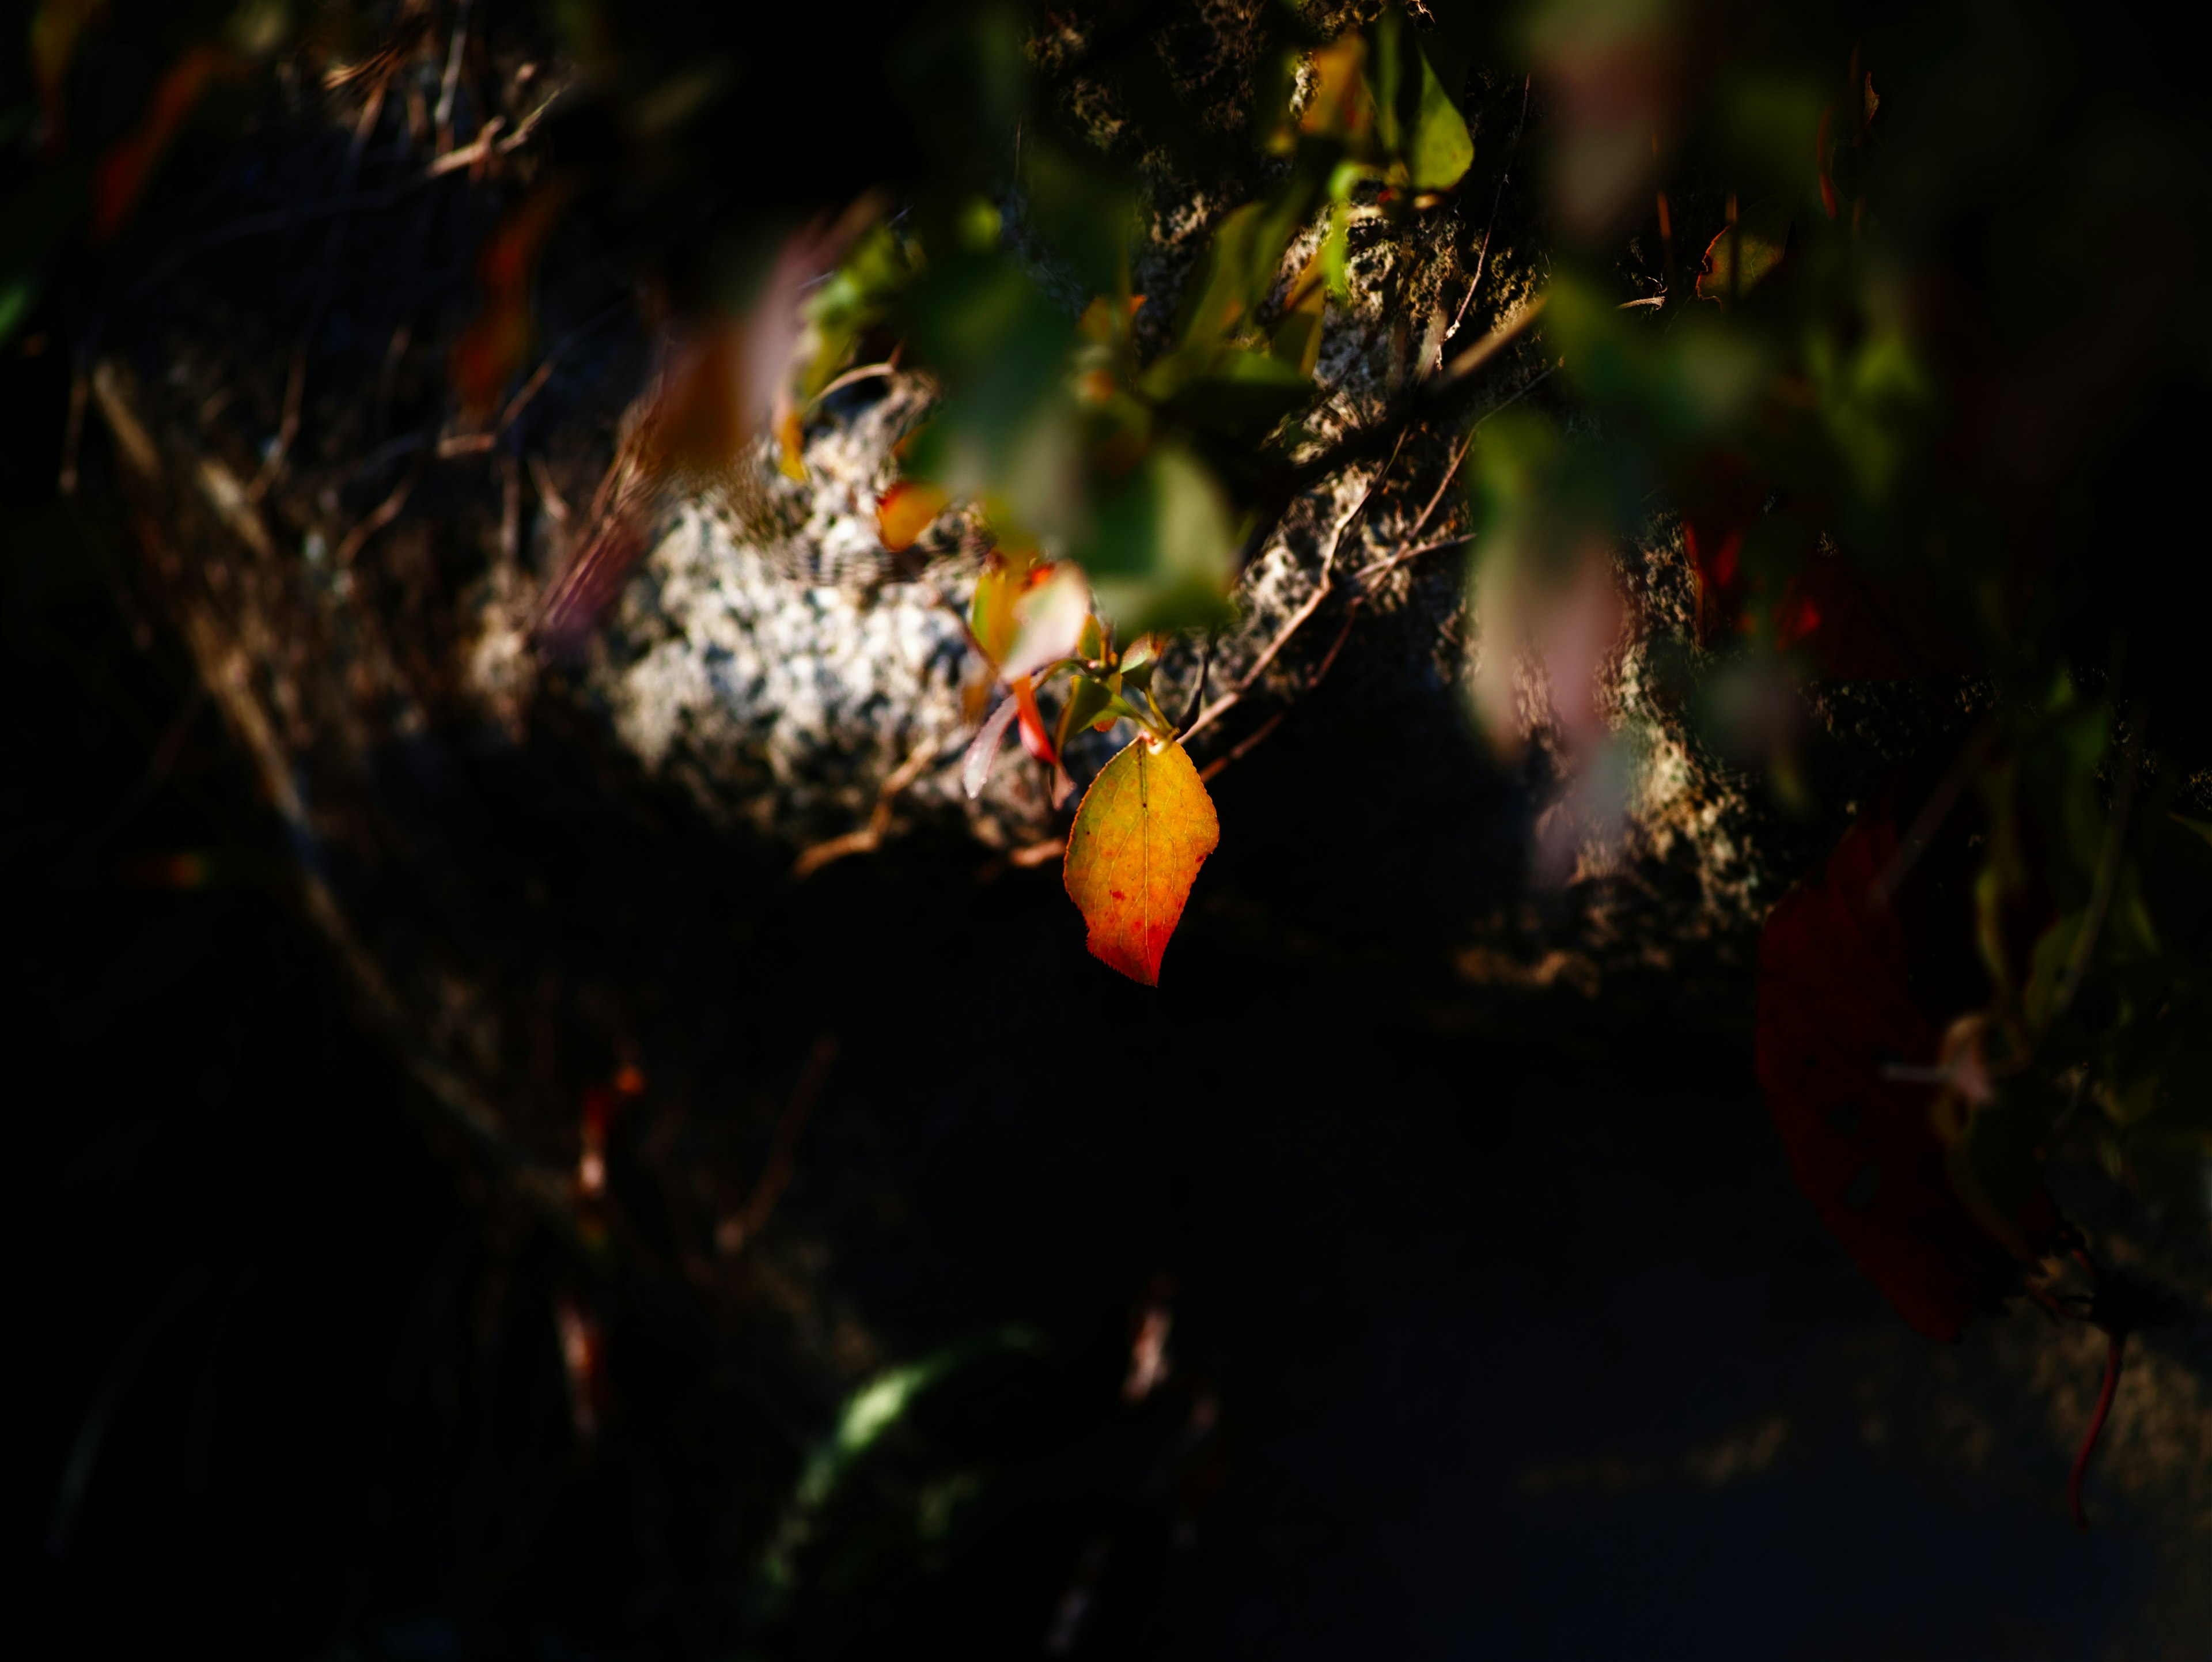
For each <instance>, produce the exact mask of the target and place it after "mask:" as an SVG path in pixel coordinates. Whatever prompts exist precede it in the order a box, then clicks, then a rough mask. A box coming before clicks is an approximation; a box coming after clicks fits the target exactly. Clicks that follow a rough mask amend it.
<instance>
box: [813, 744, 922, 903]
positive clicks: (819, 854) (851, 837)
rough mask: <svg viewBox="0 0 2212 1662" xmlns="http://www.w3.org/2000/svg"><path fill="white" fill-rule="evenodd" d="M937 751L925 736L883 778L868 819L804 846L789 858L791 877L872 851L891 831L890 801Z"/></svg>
mask: <svg viewBox="0 0 2212 1662" xmlns="http://www.w3.org/2000/svg"><path fill="white" fill-rule="evenodd" d="M937 751H938V746H937V741H936V740H934V739H925V740H922V741H921V743H920V744H919V745H917V746H915V748H914V750H913V752H912V753H911V754H909V755H908V757H907V758H906V760H905V761H903V762H902V763H900V764H898V766H897V768H896V769H895V770H893V771H892V772H891V774H890V776H889V777H887V778H886V779H884V782H883V786H882V788H880V789H879V790H878V792H877V793H876V806H875V809H874V811H873V812H872V813H870V814H869V816H868V823H867V824H866V825H863V826H862V827H860V830H858V831H847V832H846V833H845V834H844V835H843V836H842V837H831V838H830V839H829V841H828V842H826V843H815V844H814V845H813V846H812V847H811V848H810V849H805V850H804V851H803V852H802V853H801V854H800V855H799V858H798V859H796V860H794V861H792V864H791V874H792V877H793V879H794V880H798V879H804V878H808V877H811V876H812V875H813V874H815V873H816V872H818V871H820V870H821V869H822V868H823V867H824V866H826V865H829V863H830V862H831V861H837V860H842V859H843V858H845V856H846V855H853V854H872V853H874V852H875V850H876V849H878V848H879V847H881V846H882V844H883V840H884V837H886V836H887V835H889V833H890V828H891V805H892V804H893V803H894V802H895V801H897V799H898V797H899V796H900V795H901V794H902V793H903V792H904V791H905V790H906V789H907V788H908V787H909V786H910V785H912V784H913V783H914V782H915V780H917V779H919V778H921V776H922V774H923V772H924V771H926V770H927V768H928V766H929V764H931V763H932V762H933V761H935V760H936V759H937Z"/></svg>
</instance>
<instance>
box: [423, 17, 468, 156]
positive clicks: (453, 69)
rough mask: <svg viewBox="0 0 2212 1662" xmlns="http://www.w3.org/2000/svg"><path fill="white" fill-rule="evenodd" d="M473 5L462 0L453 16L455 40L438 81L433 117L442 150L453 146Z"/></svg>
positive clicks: (448, 51)
mask: <svg viewBox="0 0 2212 1662" xmlns="http://www.w3.org/2000/svg"><path fill="white" fill-rule="evenodd" d="M470 9H471V0H461V3H460V9H459V12H458V13H457V14H456V15H455V16H454V18H453V41H452V44H451V45H449V46H447V49H446V73H445V77H444V79H442V80H441V82H439V83H438V108H437V111H436V113H435V115H434V116H433V117H432V118H431V119H433V120H435V122H436V123H437V124H438V148H439V149H441V150H444V149H451V148H452V147H453V98H454V95H455V94H458V93H459V91H460V88H461V58H462V56H463V54H464V53H465V52H467V51H468V45H469V11H470Z"/></svg>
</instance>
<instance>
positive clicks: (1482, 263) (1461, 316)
mask: <svg viewBox="0 0 2212 1662" xmlns="http://www.w3.org/2000/svg"><path fill="white" fill-rule="evenodd" d="M1535 82H1536V77H1535V76H1534V75H1529V76H1524V77H1523V78H1522V82H1521V116H1520V119H1518V120H1516V122H1514V124H1513V142H1512V143H1511V144H1510V145H1509V146H1508V147H1507V149H1506V151H1505V168H1504V172H1502V173H1500V174H1498V192H1497V194H1496V195H1494V196H1492V198H1490V222H1489V223H1488V224H1486V225H1485V226H1484V227H1483V228H1482V251H1481V252H1480V253H1478V254H1477V255H1476V256H1475V259H1474V276H1473V277H1469V278H1468V283H1467V292H1466V293H1465V294H1464V295H1461V296H1460V302H1459V310H1458V311H1457V312H1456V313H1455V314H1453V316H1452V326H1451V327H1450V328H1449V329H1448V330H1446V331H1445V332H1444V338H1443V340H1440V341H1438V342H1437V366H1438V367H1439V368H1441V367H1442V366H1443V361H1444V342H1445V341H1449V339H1450V338H1452V337H1453V336H1454V335H1455V334H1457V333H1458V332H1459V326H1460V325H1461V324H1462V322H1463V321H1465V320H1466V318H1467V308H1468V306H1470V305H1471V304H1473V303H1474V297H1475V295H1476V294H1477V293H1479V292H1480V289H1481V288H1482V274H1483V271H1484V270H1485V269H1486V267H1487V266H1488V265H1489V264H1490V238H1491V234H1492V232H1494V231H1495V230H1497V228H1498V207H1499V205H1500V204H1503V203H1504V200H1505V187H1506V186H1507V185H1508V184H1510V182H1511V181H1512V179H1513V163H1514V161H1515V160H1516V158H1517V157H1518V156H1519V155H1520V154H1521V130H1522V128H1523V127H1525V126H1527V125H1528V90H1529V88H1531V87H1533V86H1534V85H1535Z"/></svg>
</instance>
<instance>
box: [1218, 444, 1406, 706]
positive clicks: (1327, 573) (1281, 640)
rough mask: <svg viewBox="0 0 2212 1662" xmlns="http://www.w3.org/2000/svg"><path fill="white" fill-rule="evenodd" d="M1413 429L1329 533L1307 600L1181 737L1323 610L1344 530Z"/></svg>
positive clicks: (1247, 684) (1254, 678)
mask: <svg viewBox="0 0 2212 1662" xmlns="http://www.w3.org/2000/svg"><path fill="white" fill-rule="evenodd" d="M1412 430H1413V429H1412V427H1411V425H1410V424H1409V425H1407V426H1406V427H1404V428H1401V429H1399V433H1398V442H1397V443H1396V444H1395V445H1394V446H1392V447H1391V450H1390V454H1389V458H1388V459H1387V460H1385V461H1384V462H1383V466H1381V467H1380V468H1378V469H1376V473H1375V477H1374V478H1371V479H1370V480H1369V481H1368V482H1367V486H1366V488H1365V489H1364V490H1362V491H1361V492H1360V493H1359V498H1358V501H1357V502H1353V503H1352V506H1351V507H1350V508H1347V509H1346V511H1345V514H1344V517H1343V518H1342V519H1340V520H1339V521H1337V522H1336V528H1335V530H1334V532H1332V533H1330V535H1329V539H1328V552H1327V553H1326V554H1324V555H1323V556H1322V563H1321V573H1322V575H1321V582H1320V584H1319V585H1318V586H1317V587H1316V588H1315V589H1314V592H1313V593H1312V594H1309V595H1307V596H1306V598H1305V600H1304V604H1303V605H1301V606H1299V607H1298V609H1297V611H1296V612H1292V613H1291V615H1290V617H1289V618H1286V619H1285V621H1284V624H1283V626H1282V627H1281V628H1280V629H1279V630H1276V631H1275V638H1274V639H1273V640H1272V641H1270V642H1267V645H1266V646H1265V647H1263V648H1261V652H1260V655H1259V656H1258V657H1257V658H1255V659H1254V660H1253V661H1252V664H1251V667H1249V668H1248V669H1247V670H1246V671H1245V672H1244V673H1243V675H1242V676H1240V677H1238V679H1237V685H1235V686H1234V687H1232V688H1231V689H1230V690H1229V691H1227V692H1225V693H1223V694H1222V695H1221V697H1218V698H1217V699H1215V700H1214V701H1213V702H1212V703H1210V704H1208V705H1207V706H1206V708H1205V709H1202V710H1200V711H1199V713H1198V716H1197V719H1196V720H1194V721H1192V722H1191V724H1190V725H1189V726H1188V727H1187V728H1184V729H1183V731H1182V738H1183V740H1185V741H1186V742H1188V740H1189V739H1190V737H1191V735H1192V734H1195V733H1199V732H1201V731H1202V730H1204V729H1205V728H1207V727H1210V726H1212V723H1213V722H1215V721H1218V720H1219V719H1220V718H1221V717H1222V716H1224V715H1227V714H1228V713H1229V712H1230V711H1231V710H1232V709H1235V708H1236V707H1237V704H1238V703H1241V702H1243V697H1244V695H1245V694H1246V693H1248V692H1249V691H1251V690H1252V688H1253V686H1254V685H1255V684H1257V682H1258V681H1259V679H1260V677H1261V675H1263V674H1265V673H1267V666H1268V665H1270V664H1272V663H1273V662H1274V661H1275V658H1276V656H1277V654H1279V653H1280V652H1281V651H1282V649H1283V648H1285V647H1286V646H1288V645H1289V644H1290V643H1291V637H1292V636H1295V635H1296V634H1297V632H1298V630H1301V629H1303V628H1304V626H1305V623H1306V620H1307V619H1308V618H1311V617H1312V616H1313V615H1314V613H1315V612H1318V611H1320V610H1321V607H1322V602H1323V601H1325V600H1328V597H1329V596H1330V595H1331V594H1334V593H1335V592H1336V555H1337V550H1338V549H1339V548H1340V547H1341V546H1342V545H1343V543H1344V535H1345V533H1346V532H1347V531H1349V530H1350V529H1351V528H1352V522H1353V521H1356V520H1357V519H1358V517H1359V516H1360V514H1362V513H1364V511H1365V510H1366V508H1367V503H1368V500H1369V498H1370V497H1371V496H1374V494H1375V490H1376V486H1378V485H1380V484H1382V483H1383V479H1384V478H1386V477H1387V476H1388V475H1389V472H1390V467H1391V465H1392V463H1395V461H1396V460H1398V452H1399V451H1400V450H1401V449H1402V448H1403V447H1405V443H1406V435H1407V433H1409V432H1411V431H1412Z"/></svg>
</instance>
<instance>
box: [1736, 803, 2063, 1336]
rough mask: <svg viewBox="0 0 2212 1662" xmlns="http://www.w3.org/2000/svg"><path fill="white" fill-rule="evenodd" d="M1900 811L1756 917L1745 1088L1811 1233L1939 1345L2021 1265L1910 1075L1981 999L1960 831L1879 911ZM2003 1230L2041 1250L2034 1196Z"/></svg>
mask: <svg viewBox="0 0 2212 1662" xmlns="http://www.w3.org/2000/svg"><path fill="white" fill-rule="evenodd" d="M1899 806H1900V799H1899V796H1898V794H1896V793H1895V792H1894V791H1892V792H1889V793H1885V795H1884V798H1883V800H1881V801H1878V802H1877V803H1876V804H1875V806H1874V807H1872V808H1870V809H1869V811H1868V812H1867V813H1865V814H1864V815H1863V816H1862V818H1861V819H1859V821H1858V822H1857V824H1856V825H1853V826H1852V827H1851V829H1850V832H1849V833H1848V834H1847V835H1846V836H1845V837H1844V840H1843V842H1842V843H1841V844H1840V845H1838V848H1837V849H1836V851H1835V853H1834V854H1833V855H1832V856H1831V857H1830V859H1829V861H1828V863H1827V866H1826V869H1825V870H1824V871H1823V872H1822V873H1821V874H1820V876H1819V877H1818V878H1817V879H1814V880H1808V881H1807V882H1806V883H1803V884H1802V885H1800V886H1798V887H1797V888H1796V889H1794V890H1792V891H1791V892H1790V893H1789V894H1787V895H1785V896H1784V898H1783V899H1782V901H1781V903H1780V904H1778V905H1777V906H1776V907H1775V909H1774V910H1773V912H1772V914H1771V916H1769V917H1768V919H1767V922H1766V928H1765V934H1763V935H1762V937H1761V939H1760V941H1759V1025H1758V1040H1757V1044H1758V1065H1759V1086H1760V1088H1761V1091H1762V1092H1763V1093H1764V1094H1765V1099H1766V1105H1767V1109H1768V1111H1769V1112H1770V1113H1771V1115H1772V1116H1773V1119H1774V1123H1775V1126H1776V1128H1777V1129H1778V1130H1779V1131H1780V1132H1781V1134H1782V1139H1783V1142H1784V1146H1785V1147H1786V1148H1787V1149H1788V1151H1789V1155H1790V1170H1791V1172H1792V1173H1793V1174H1794V1175H1795V1177H1796V1181H1797V1185H1798V1187H1799V1188H1800V1189H1802V1190H1804V1192H1805V1194H1806V1195H1807V1196H1808V1197H1809V1198H1810V1199H1811V1200H1812V1202H1813V1203H1814V1206H1815V1207H1817V1208H1819V1210H1820V1220H1821V1221H1822V1222H1823V1223H1824V1224H1825V1225H1826V1227H1827V1228H1828V1230H1829V1232H1830V1233H1832V1234H1833V1235H1834V1236H1835V1237H1836V1238H1837V1239H1838V1241H1840V1242H1841V1243H1842V1244H1843V1246H1844V1251H1847V1252H1849V1253H1850V1257H1851V1259H1852V1262H1854V1263H1857V1265H1858V1267H1859V1268H1860V1269H1861V1270H1863V1272H1865V1274H1866V1275H1867V1277H1868V1279H1869V1280H1870V1281H1872V1282H1874V1283H1875V1286H1876V1287H1878V1288H1881V1292H1882V1294H1883V1295H1884V1296H1885V1297H1886V1298H1887V1299H1888V1300H1889V1301H1890V1303H1891V1304H1892V1305H1893V1306H1895V1307H1896V1309H1897V1312H1898V1313H1899V1315H1901V1316H1902V1317H1904V1318H1905V1320H1906V1321H1907V1322H1909V1323H1911V1325H1912V1326H1913V1327H1915V1328H1917V1330H1920V1331H1921V1332H1923V1333H1925V1334H1927V1335H1929V1336H1930V1337H1932V1338H1939V1339H1950V1338H1955V1337H1957V1336H1958V1334H1959V1330H1960V1328H1961V1326H1963V1325H1964V1324H1965V1323H1966V1319H1967V1318H1968V1317H1970V1316H1972V1314H1974V1313H1975V1312H1977V1311H1978V1310H1980V1309H1982V1308H1983V1307H1984V1306H1986V1305H1988V1304H1989V1303H1990V1301H1991V1300H1993V1299H1994V1298H1995V1297H1996V1296H1997V1295H1999V1294H2002V1293H2003V1292H2004V1291H2005V1290H2007V1289H2008V1288H2010V1287H2012V1286H2015V1285H2016V1283H2017V1281H2018V1275H2019V1268H2020V1266H2019V1264H2018V1262H2017V1261H2016V1260H2015V1257H2013V1255H2012V1254H2011V1253H2010V1252H2008V1251H2007V1250H2006V1248H2005V1247H2004V1246H2003V1245H2002V1244H2000V1242H1999V1241H1998V1240H1997V1239H1995V1238H1994V1237H1993V1236H1992V1235H1991V1233H1990V1231H1989V1230H1987V1229H1985V1228H1984V1227H1982V1225H1981V1224H1979V1223H1978V1222H1977V1221H1976V1220H1975V1218H1974V1215H1973V1214H1972V1211H1971V1210H1970V1209H1969V1208H1968V1207H1967V1205H1966V1202H1963V1201H1962V1200H1961V1199H1960V1195H1959V1192H1958V1190H1957V1189H1956V1188H1955V1187H1954V1183H1953V1179H1952V1177H1951V1174H1950V1171H1949V1167H1948V1158H1949V1155H1950V1153H1951V1151H1950V1149H1949V1148H1948V1146H1947V1144H1946V1143H1945V1141H1943V1139H1942V1137H1941V1136H1939V1135H1937V1132H1936V1126H1935V1123H1934V1122H1933V1119H1932V1117H1931V1113H1930V1110H1931V1107H1932V1106H1933V1105H1934V1103H1935V1101H1936V1093H1937V1091H1938V1089H1939V1087H1938V1086H1937V1085H1936V1084H1934V1083H1930V1082H1928V1081H1927V1079H1926V1077H1925V1076H1924V1075H1925V1073H1928V1072H1932V1071H1933V1070H1934V1068H1935V1065H1936V1062H1938V1059H1939V1056H1941V1053H1942V1036H1943V1032H1944V1031H1945V1028H1946V1026H1948V1024H1949V1022H1950V1020H1952V1018H1954V1016H1956V1015H1958V1014H1961V1013H1963V1012H1964V1011H1966V1010H1967V1009H1970V1008H1972V1007H1973V1006H1974V1005H1975V1004H1976V1003H1978V1002H1979V1001H1981V1000H1982V999H1984V998H1985V997H1986V996H1987V986H1986V983H1985V982H1983V983H1979V984H1977V981H1976V976H1977V971H1975V970H1974V969H1973V967H1972V939H1973V917H1972V901H1971V898H1970V892H1969V885H1968V882H1967V880H1966V870H1967V855H1966V847H1965V845H1966V834H1967V825H1966V822H1965V820H1964V818H1963V816H1962V815H1961V814H1959V813H1954V815H1953V816H1952V819H1951V821H1950V822H1949V824H1948V825H1947V826H1946V827H1945V828H1944V829H1943V830H1942V831H1939V833H1938V834H1937V837H1936V845H1935V846H1931V848H1930V849H1929V850H1928V851H1927V852H1926V853H1924V854H1923V855H1921V856H1920V858H1919V860H1918V861H1917V862H1916V863H1915V864H1914V865H1913V867H1912V868H1911V873H1910V874H1909V876H1908V877H1907V878H1906V880H1905V882H1904V883H1903V884H1902V886H1900V888H1899V893H1898V895H1897V896H1896V897H1895V898H1894V900H1893V901H1892V900H1889V899H1885V898H1883V896H1882V894H1881V892H1880V890H1879V889H1878V887H1877V886H1878V885H1880V884H1881V882H1882V881H1883V880H1884V878H1885V875H1886V874H1888V873H1889V872H1890V870H1891V868H1892V866H1893V862H1894V861H1896V858H1897V854H1898V846H1899V833H1898V825H1897V818H1896V815H1897V810H1898V807H1899ZM1902 806H1903V807H1905V809H1906V810H1907V811H1908V812H1910V811H1911V810H1912V809H1913V808H1915V807H1917V803H1916V802H1914V801H1911V800H1909V799H1905V800H1903V801H1902ZM1899 1069H1902V1070H1905V1071H1907V1072H1908V1073H1910V1072H1911V1070H1915V1069H1917V1070H1923V1074H1922V1075H1913V1076H1910V1077H1905V1078H1900V1077H1898V1076H1896V1075H1897V1070H1899ZM2010 1222H2011V1224H2012V1226H2013V1227H2014V1229H2015V1233H2016V1237H2017V1239H2020V1240H2021V1241H2022V1242H2024V1243H2026V1244H2027V1245H2028V1246H2029V1248H2030V1249H2031V1250H2032V1251H2042V1250H2043V1249H2044V1248H2045V1247H2046V1246H2047V1245H2048V1244H2049V1241H2050V1239H2051V1233H2052V1232H2053V1230H2054V1229H2055V1228H2056V1227H2057V1214H2056V1211H2055V1209H2054V1208H2052V1207H2051V1202H2050V1199H2049V1197H2048V1196H2046V1195H2045V1194H2044V1193H2043V1192H2042V1191H2041V1190H2037V1191H2035V1193H2034V1194H2033V1196H2030V1198H2029V1200H2028V1202H2027V1205H2026V1206H2025V1207H2024V1208H2022V1210H2021V1215H2019V1216H2017V1217H2015V1218H2014V1219H2012V1220H2010Z"/></svg>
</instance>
